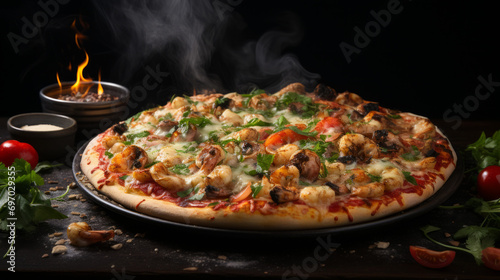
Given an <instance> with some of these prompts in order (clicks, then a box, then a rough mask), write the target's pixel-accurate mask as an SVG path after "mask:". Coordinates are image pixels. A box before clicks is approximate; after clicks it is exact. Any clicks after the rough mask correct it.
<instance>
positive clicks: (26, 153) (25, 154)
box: [0, 140, 38, 169]
mask: <svg viewBox="0 0 500 280" xmlns="http://www.w3.org/2000/svg"><path fill="white" fill-rule="evenodd" d="M16 158H19V159H24V160H26V161H27V162H29V164H30V165H31V168H32V169H34V168H35V167H36V165H37V164H38V153H37V151H36V150H35V148H33V146H31V145H30V144H28V143H23V142H19V141H16V140H8V141H5V142H3V143H2V144H1V145H0V162H3V164H5V165H6V166H10V165H12V163H13V162H14V160H15V159H16Z"/></svg>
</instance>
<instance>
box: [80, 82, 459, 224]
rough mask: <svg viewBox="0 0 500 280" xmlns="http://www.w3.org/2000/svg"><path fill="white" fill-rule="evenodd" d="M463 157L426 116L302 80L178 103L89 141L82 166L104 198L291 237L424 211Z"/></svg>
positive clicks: (170, 216) (181, 218) (188, 219)
mask: <svg viewBox="0 0 500 280" xmlns="http://www.w3.org/2000/svg"><path fill="white" fill-rule="evenodd" d="M456 160H457V156H456V154H455V152H454V150H453V148H452V146H451V144H450V142H449V141H448V139H447V138H446V137H445V136H444V135H443V134H442V133H441V132H440V131H439V129H438V128H437V127H436V126H435V125H434V124H433V123H432V122H431V121H430V120H429V119H428V118H425V117H422V116H418V115H415V114H412V113H407V112H401V111H398V110H392V109H388V108H385V107H383V106H381V105H380V104H379V103H377V102H373V101H367V100H364V99H363V98H362V97H360V96H359V95H357V94H355V93H351V92H344V93H337V92H335V90H333V89H332V88H330V87H328V86H324V85H319V86H317V87H316V88H315V89H314V90H313V91H312V92H306V90H305V88H304V86H303V85H302V84H297V83H296V84H290V85H288V86H287V87H285V88H283V89H281V90H280V91H278V92H274V93H270V92H265V91H263V90H254V91H252V92H250V93H248V94H239V93H234V92H233V93H228V94H220V93H210V94H198V95H193V96H177V97H174V98H172V99H171V101H170V102H168V103H167V104H166V105H165V106H160V107H156V108H152V109H149V110H145V111H142V112H140V113H138V114H136V115H135V116H132V117H131V118H129V119H128V120H126V121H122V122H120V123H117V124H115V125H113V126H112V127H110V128H109V129H107V130H106V131H105V132H103V133H101V134H100V135H98V136H96V137H95V138H94V139H92V140H91V141H90V142H89V144H88V145H87V147H86V148H85V150H84V152H83V154H82V160H81V169H82V171H83V173H84V174H85V175H86V177H87V178H88V179H89V181H90V182H91V183H92V185H93V186H94V187H95V188H96V189H97V190H98V191H99V192H101V193H103V194H105V195H107V196H108V197H109V198H111V199H112V200H114V201H116V202H118V203H120V204H122V205H123V206H124V207H127V208H129V209H132V210H135V211H137V212H140V213H143V214H147V215H150V216H153V217H157V218H161V219H165V220H169V221H173V222H179V223H186V224H192V225H199V226H208V227H216V228H226V229H246V230H293V229H318V228H331V227H339V226H345V225H350V224H356V223H360V222H365V221H371V220H375V219H379V218H381V217H384V216H387V215H390V214H394V213H397V212H399V211H402V210H404V209H407V208H409V207H413V206H415V205H418V204H420V203H422V202H423V201H425V200H426V199H428V198H429V197H431V196H432V195H433V194H434V193H436V192H437V191H438V190H439V189H440V188H441V187H442V186H443V184H444V183H445V182H446V180H447V179H448V178H449V176H450V175H451V173H452V172H453V170H454V169H455V166H456Z"/></svg>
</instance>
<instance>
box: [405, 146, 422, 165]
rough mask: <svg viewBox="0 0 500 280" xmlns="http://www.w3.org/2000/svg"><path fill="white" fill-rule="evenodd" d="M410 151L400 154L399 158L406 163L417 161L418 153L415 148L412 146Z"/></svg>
mask: <svg viewBox="0 0 500 280" xmlns="http://www.w3.org/2000/svg"><path fill="white" fill-rule="evenodd" d="M411 149H412V150H411V151H410V152H408V153H404V154H402V155H401V157H402V158H404V159H405V160H407V161H416V160H418V159H419V158H420V151H419V150H418V148H417V146H415V145H412V146H411Z"/></svg>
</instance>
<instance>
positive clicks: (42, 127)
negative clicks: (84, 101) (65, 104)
mask: <svg viewBox="0 0 500 280" xmlns="http://www.w3.org/2000/svg"><path fill="white" fill-rule="evenodd" d="M21 129H23V130H29V131H56V130H62V129H63V128H62V127H60V126H57V125H52V124H35V125H24V126H22V127H21Z"/></svg>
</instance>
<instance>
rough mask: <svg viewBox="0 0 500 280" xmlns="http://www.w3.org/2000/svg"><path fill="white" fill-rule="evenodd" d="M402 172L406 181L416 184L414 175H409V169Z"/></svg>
mask: <svg viewBox="0 0 500 280" xmlns="http://www.w3.org/2000/svg"><path fill="white" fill-rule="evenodd" d="M402 172H403V175H404V176H405V179H406V181H408V182H410V183H412V184H413V185H415V186H418V183H417V180H416V179H415V177H413V176H412V175H411V172H409V171H402Z"/></svg>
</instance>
